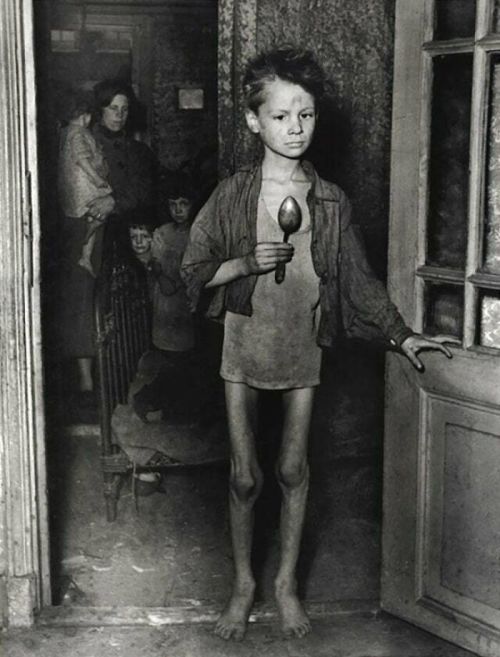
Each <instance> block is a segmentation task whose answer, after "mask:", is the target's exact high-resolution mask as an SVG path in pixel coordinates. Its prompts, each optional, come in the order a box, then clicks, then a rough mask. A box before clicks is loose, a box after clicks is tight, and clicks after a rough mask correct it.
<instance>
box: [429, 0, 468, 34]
mask: <svg viewBox="0 0 500 657" xmlns="http://www.w3.org/2000/svg"><path fill="white" fill-rule="evenodd" d="M435 7H436V9H435V11H436V29H435V32H434V39H457V38H461V37H471V36H474V31H475V24H476V2H475V0H436V5H435Z"/></svg>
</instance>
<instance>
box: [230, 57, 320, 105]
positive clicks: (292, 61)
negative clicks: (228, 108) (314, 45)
mask: <svg viewBox="0 0 500 657" xmlns="http://www.w3.org/2000/svg"><path fill="white" fill-rule="evenodd" d="M276 78H281V79H282V80H286V81H287V82H291V83H292V84H298V85H300V86H301V87H302V88H303V89H305V90H306V91H307V92H308V93H310V94H311V96H313V98H314V99H315V101H316V103H319V102H320V101H321V99H322V97H323V95H324V93H325V74H324V71H323V69H322V68H321V66H320V65H319V64H318V62H317V61H316V59H315V57H314V55H313V53H312V52H311V51H310V50H302V49H300V48H294V47H291V46H283V47H280V48H276V49H274V50H270V51H268V52H263V53H260V54H259V55H257V56H256V57H254V58H253V59H251V60H250V62H249V63H248V66H247V69H246V73H245V75H244V77H243V93H244V96H245V102H246V105H247V107H248V109H250V110H252V112H257V110H258V109H259V107H260V105H262V103H263V102H264V92H265V84H266V82H272V81H273V80H275V79H276Z"/></svg>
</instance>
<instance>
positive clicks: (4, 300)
mask: <svg viewBox="0 0 500 657" xmlns="http://www.w3.org/2000/svg"><path fill="white" fill-rule="evenodd" d="M0 23H1V24H2V26H3V29H2V30H0V53H1V55H0V62H1V65H0V93H1V95H2V97H3V98H4V100H5V102H4V103H2V104H0V132H1V133H3V135H4V136H3V139H2V140H1V142H0V167H1V171H2V176H0V213H1V216H2V232H1V238H0V239H1V245H2V257H1V258H0V331H1V334H2V340H1V347H0V367H1V371H2V377H1V380H0V404H1V405H0V436H1V438H0V450H1V451H0V466H1V470H0V477H1V478H0V482H1V487H0V504H1V507H2V511H1V514H0V609H1V621H2V623H3V624H8V625H11V626H26V625H30V624H32V623H33V619H34V614H35V611H36V610H37V609H38V608H40V607H41V606H42V605H45V604H50V574H49V540H48V514H47V485H46V465H45V419H44V409H43V372H42V349H41V324H40V260H39V251H40V250H39V245H40V220H39V206H38V166H37V147H36V146H37V133H36V104H35V57H34V45H33V11H32V3H31V0H21V1H20V2H19V0H4V2H2V3H1V4H0Z"/></svg>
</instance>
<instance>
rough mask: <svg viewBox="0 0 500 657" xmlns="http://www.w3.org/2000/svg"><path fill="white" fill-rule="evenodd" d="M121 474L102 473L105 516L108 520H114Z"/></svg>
mask: <svg viewBox="0 0 500 657" xmlns="http://www.w3.org/2000/svg"><path fill="white" fill-rule="evenodd" d="M120 483H121V475H119V474H114V473H106V474H105V475H104V499H105V500H106V517H107V520H108V522H113V521H114V520H116V512H117V506H118V497H119V493H120Z"/></svg>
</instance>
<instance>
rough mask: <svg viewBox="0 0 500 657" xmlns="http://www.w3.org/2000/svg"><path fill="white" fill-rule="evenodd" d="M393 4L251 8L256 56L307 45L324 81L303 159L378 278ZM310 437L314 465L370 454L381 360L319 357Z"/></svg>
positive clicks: (360, 354) (352, 353)
mask: <svg viewBox="0 0 500 657" xmlns="http://www.w3.org/2000/svg"><path fill="white" fill-rule="evenodd" d="M393 4H394V3H393V0H365V2H363V3H362V9H361V8H360V3H359V2H357V0H259V1H258V11H257V46H258V49H259V50H260V49H266V48H268V47H271V46H274V45H276V44H280V43H283V42H288V43H290V42H291V43H296V44H299V45H301V46H303V47H309V48H311V47H313V49H314V51H315V53H316V54H317V57H318V59H319V60H320V61H321V63H322V64H323V65H324V67H325V69H326V72H327V76H328V78H329V84H328V91H329V102H328V103H327V105H326V107H324V108H323V110H322V115H321V117H320V122H319V126H318V133H317V137H318V138H317V139H316V141H315V144H314V145H313V148H312V150H311V152H310V154H309V157H310V159H312V160H313V161H314V162H315V163H316V165H317V167H318V169H319V171H320V173H321V174H322V175H324V176H325V177H326V178H328V179H330V180H334V181H335V182H337V183H339V184H340V185H341V186H342V187H343V188H344V189H345V191H346V192H347V193H348V195H349V196H350V198H351V200H352V203H353V207H354V214H355V218H356V220H357V221H358V222H359V223H360V224H361V226H362V229H363V233H364V236H365V240H366V243H367V245H368V255H369V259H370V261H371V264H372V265H373V267H374V269H375V270H376V272H377V273H378V274H379V275H380V276H381V277H383V276H384V274H385V270H386V253H387V225H388V203H389V144H390V125H391V85H392V44H393V19H394V15H393ZM325 360H326V363H325V372H324V375H323V386H322V388H321V390H320V392H319V395H318V405H317V413H316V433H317V434H318V437H319V436H322V437H323V439H321V438H318V440H319V443H320V448H319V451H320V454H321V455H322V458H321V459H320V461H321V462H325V460H324V456H325V451H324V450H326V454H328V455H329V456H330V457H331V458H336V457H338V456H365V455H373V454H378V453H379V452H380V449H381V440H382V430H383V429H382V415H383V355H382V354H380V353H379V352H377V351H375V350H374V349H370V348H366V347H364V346H362V345H351V346H350V347H347V348H345V349H342V353H332V354H328V355H327V358H326V359H325Z"/></svg>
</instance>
